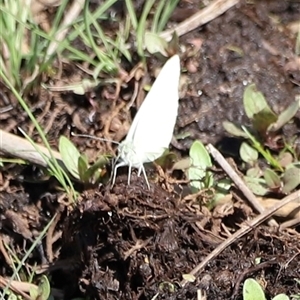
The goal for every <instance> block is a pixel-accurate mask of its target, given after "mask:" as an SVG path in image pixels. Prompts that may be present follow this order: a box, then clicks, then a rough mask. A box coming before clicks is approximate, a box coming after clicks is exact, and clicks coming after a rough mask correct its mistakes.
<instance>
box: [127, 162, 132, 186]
mask: <svg viewBox="0 0 300 300" xmlns="http://www.w3.org/2000/svg"><path fill="white" fill-rule="evenodd" d="M131 167H132V166H131V164H129V165H128V180H127V185H130V176H131Z"/></svg>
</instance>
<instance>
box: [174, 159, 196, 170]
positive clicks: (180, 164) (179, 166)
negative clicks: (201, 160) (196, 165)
mask: <svg viewBox="0 0 300 300" xmlns="http://www.w3.org/2000/svg"><path fill="white" fill-rule="evenodd" d="M191 165H192V163H191V159H190V158H189V157H186V158H183V159H181V160H179V161H177V162H176V163H175V164H174V165H173V168H172V170H181V171H185V170H187V169H188V168H190V167H191Z"/></svg>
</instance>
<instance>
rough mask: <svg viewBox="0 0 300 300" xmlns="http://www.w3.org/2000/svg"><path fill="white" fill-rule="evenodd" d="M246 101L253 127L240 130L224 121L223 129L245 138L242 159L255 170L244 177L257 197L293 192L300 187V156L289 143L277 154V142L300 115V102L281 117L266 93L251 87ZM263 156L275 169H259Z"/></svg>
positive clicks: (297, 101) (241, 149)
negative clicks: (284, 129) (274, 109)
mask: <svg viewBox="0 0 300 300" xmlns="http://www.w3.org/2000/svg"><path fill="white" fill-rule="evenodd" d="M243 102H244V109H245V112H246V115H247V116H248V118H249V119H250V121H251V122H252V127H251V128H246V127H245V126H242V127H241V128H238V127H237V126H236V125H234V124H233V123H231V122H224V123H223V126H224V128H225V130H226V131H227V132H228V133H230V134H231V135H234V136H237V137H241V138H243V139H245V141H244V142H243V143H242V144H241V147H240V157H241V159H242V160H243V161H244V162H245V163H247V165H249V166H250V167H251V168H250V169H249V170H248V172H247V175H246V176H245V177H244V180H245V182H246V183H247V185H248V186H249V187H250V188H251V190H252V191H253V192H254V193H255V194H256V195H261V196H263V195H266V194H267V193H269V192H279V193H284V194H287V193H289V192H291V191H292V190H293V189H295V188H296V187H297V186H298V185H299V184H300V168H299V163H298V157H297V154H296V153H295V151H294V150H293V147H291V146H290V145H289V144H287V143H286V144H285V147H284V149H282V150H281V151H280V152H279V153H277V154H276V150H277V149H276V147H275V146H274V145H275V144H276V143H275V142H274V141H275V139H276V135H277V132H278V131H279V130H280V129H281V128H282V127H283V126H284V125H285V124H287V123H288V122H290V121H291V120H292V119H293V117H294V116H295V114H296V113H297V111H298V109H299V106H300V99H298V98H297V99H296V101H294V102H293V103H292V104H291V105H289V106H288V108H287V109H285V110H284V111H283V112H282V113H281V114H279V115H276V114H275V113H274V112H273V111H272V109H271V108H270V107H269V105H268V104H267V102H266V100H265V98H264V96H263V94H262V93H261V92H259V91H257V89H256V87H255V85H254V84H251V85H249V86H248V87H247V88H246V89H245V92H244V97H243ZM274 150H275V151H274ZM259 156H262V157H263V158H264V159H265V160H266V162H267V163H268V164H269V165H270V167H271V168H265V169H264V170H261V168H260V167H259V166H258V158H259ZM287 157H289V161H287V159H286V158H287ZM283 158H285V159H283Z"/></svg>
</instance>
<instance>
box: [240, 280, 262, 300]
mask: <svg viewBox="0 0 300 300" xmlns="http://www.w3.org/2000/svg"><path fill="white" fill-rule="evenodd" d="M243 300H266V297H265V293H264V291H263V289H262V287H261V286H260V284H259V283H258V282H257V281H256V280H254V279H252V278H249V279H246V280H245V282H244V286H243Z"/></svg>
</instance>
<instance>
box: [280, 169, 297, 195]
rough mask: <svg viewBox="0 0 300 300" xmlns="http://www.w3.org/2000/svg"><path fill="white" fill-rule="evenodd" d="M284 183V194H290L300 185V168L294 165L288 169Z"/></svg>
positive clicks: (283, 178) (284, 176) (283, 179)
mask: <svg viewBox="0 0 300 300" xmlns="http://www.w3.org/2000/svg"><path fill="white" fill-rule="evenodd" d="M282 181H283V188H282V192H283V193H285V194H288V193H289V192H291V191H292V190H293V189H295V188H296V187H297V186H298V185H299V184H300V168H299V167H297V166H295V165H294V166H292V167H290V168H288V169H286V170H285V172H284V175H283V177H282Z"/></svg>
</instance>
